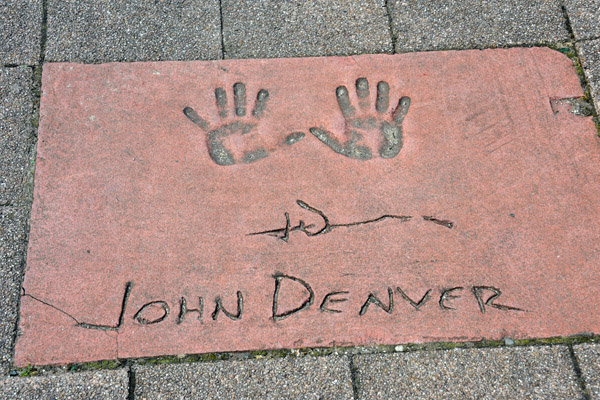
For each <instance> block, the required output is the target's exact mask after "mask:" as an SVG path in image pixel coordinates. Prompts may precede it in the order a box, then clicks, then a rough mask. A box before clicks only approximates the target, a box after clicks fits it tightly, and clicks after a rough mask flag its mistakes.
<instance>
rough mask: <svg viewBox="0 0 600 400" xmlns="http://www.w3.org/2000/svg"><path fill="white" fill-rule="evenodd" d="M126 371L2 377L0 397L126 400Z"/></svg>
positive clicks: (43, 399)
mask: <svg viewBox="0 0 600 400" xmlns="http://www.w3.org/2000/svg"><path fill="white" fill-rule="evenodd" d="M128 384H129V381H128V377H127V371H125V370H116V371H110V370H109V371H89V372H80V373H76V374H61V375H49V376H36V377H29V378H5V379H2V380H0V397H2V398H4V399H12V400H30V399H36V400H56V399H69V400H79V399H81V400H104V399H114V400H119V399H123V400H125V399H128V398H129V397H128Z"/></svg>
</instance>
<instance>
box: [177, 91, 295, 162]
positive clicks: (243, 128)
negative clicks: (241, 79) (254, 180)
mask: <svg viewBox="0 0 600 400" xmlns="http://www.w3.org/2000/svg"><path fill="white" fill-rule="evenodd" d="M215 100H216V106H217V109H218V111H219V117H220V118H221V123H220V124H218V126H216V127H213V126H211V125H210V124H209V123H208V122H207V121H206V120H204V119H203V118H202V117H200V116H199V115H198V113H197V112H196V111H195V110H194V109H193V108H192V107H185V108H184V109H183V113H184V114H185V116H186V117H188V119H189V120H190V121H192V122H193V123H194V124H196V125H197V126H198V127H200V129H201V130H202V131H204V132H205V133H206V136H207V147H208V154H209V155H210V158H211V159H212V160H213V161H214V162H215V163H217V164H218V165H233V164H238V163H251V162H255V161H258V160H261V159H263V158H265V157H268V156H269V154H270V153H271V152H272V151H274V150H275V148H276V147H273V146H267V145H265V142H268V139H269V138H267V137H264V136H266V135H263V137H259V138H256V139H258V140H254V141H252V140H248V141H246V142H248V143H250V145H249V146H248V147H245V148H244V146H243V145H242V148H241V149H234V147H235V146H232V142H233V141H234V138H235V137H236V136H237V137H247V136H252V135H255V136H258V135H261V132H259V130H258V128H257V127H258V122H259V120H260V119H261V118H262V117H264V114H265V110H266V108H267V103H268V100H269V92H268V91H267V90H265V89H260V90H259V91H258V93H257V94H256V100H255V101H254V108H253V110H252V113H251V115H247V112H246V111H247V109H246V85H244V84H243V83H236V84H234V85H233V103H234V104H233V110H231V111H232V113H231V114H230V112H229V110H228V106H229V105H228V100H227V92H226V91H225V90H224V89H223V88H220V87H219V88H216V89H215ZM303 138H304V133H302V132H294V133H291V134H289V135H288V136H287V137H286V138H285V140H284V141H282V142H281V143H277V145H284V144H285V145H291V144H294V143H296V142H298V141H299V140H301V139H303ZM228 142H229V143H228ZM238 147H239V146H238Z"/></svg>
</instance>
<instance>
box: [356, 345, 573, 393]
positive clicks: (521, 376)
mask: <svg viewBox="0 0 600 400" xmlns="http://www.w3.org/2000/svg"><path fill="white" fill-rule="evenodd" d="M354 365H355V367H356V369H357V372H356V381H357V382H356V383H357V387H358V394H359V396H358V398H359V399H383V398H395V399H397V398H402V399H449V398H452V399H466V398H468V399H579V398H582V393H581V391H580V387H579V382H578V380H577V376H576V374H575V371H574V369H573V365H572V363H571V358H570V355H569V350H568V349H567V348H566V347H565V346H552V347H551V346H544V347H513V348H489V349H455V350H442V351H417V352H410V353H400V354H374V355H364V356H356V357H355V359H354Z"/></svg>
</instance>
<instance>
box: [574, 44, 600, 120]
mask: <svg viewBox="0 0 600 400" xmlns="http://www.w3.org/2000/svg"><path fill="white" fill-rule="evenodd" d="M576 47H577V52H578V53H579V56H580V57H581V63H582V65H583V73H584V74H585V78H586V79H587V81H588V84H589V85H590V92H591V94H592V99H593V101H594V105H595V106H596V111H597V112H600V39H596V40H589V41H583V42H579V43H577V45H576Z"/></svg>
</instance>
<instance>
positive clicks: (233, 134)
mask: <svg viewBox="0 0 600 400" xmlns="http://www.w3.org/2000/svg"><path fill="white" fill-rule="evenodd" d="M581 95H582V88H581V87H580V83H579V78H578V77H577V74H576V72H575V69H574V67H573V64H572V62H571V60H569V59H568V58H567V57H565V56H564V55H562V54H561V53H559V52H556V51H553V50H550V49H544V48H527V49H520V48H515V49H507V50H486V51H479V50H474V51H457V52H437V53H414V54H402V55H367V56H354V57H332V58H305V59H278V60H225V61H214V62H201V61H198V62H186V63H182V62H169V63H133V64H105V65H79V64H48V65H46V66H45V68H44V76H43V95H42V104H41V119H40V129H39V140H38V157H37V167H36V181H35V182H36V186H35V192H34V205H33V211H32V220H31V233H30V241H29V250H28V257H27V270H26V275H25V283H24V288H25V290H26V294H27V295H26V296H25V297H23V298H22V301H21V319H20V321H21V325H20V328H21V330H22V335H21V336H20V337H19V339H18V342H17V350H16V355H15V359H16V363H17V364H18V365H25V364H28V363H32V364H46V363H63V362H70V361H85V360H93V359H98V358H100V359H107V358H114V357H121V358H127V357H138V356H152V355H164V354H183V353H198V352H218V351H235V350H251V349H264V348H290V347H292V348H297V347H306V346H336V345H359V344H392V343H403V342H411V341H419V342H422V341H448V340H457V341H464V340H479V339H481V338H488V339H500V338H502V337H505V336H509V337H512V338H528V337H540V336H542V337H551V336H562V335H573V334H578V333H582V332H594V333H600V315H599V314H598V312H597V304H598V303H599V300H600V298H599V296H600V291H599V288H600V271H599V270H598V268H597V265H598V255H599V254H600V242H599V241H598V240H597V238H598V237H600V226H599V225H598V224H597V223H595V222H593V221H596V219H597V216H598V215H599V214H600V205H599V204H598V202H597V201H595V199H597V198H598V196H599V192H600V170H599V169H598V168H597V165H598V164H599V163H600V139H599V138H598V136H597V132H596V129H595V126H594V124H593V122H592V120H591V118H588V117H582V116H579V115H575V114H573V113H571V112H570V111H569V106H568V102H569V99H571V98H573V97H579V96H581Z"/></svg>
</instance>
